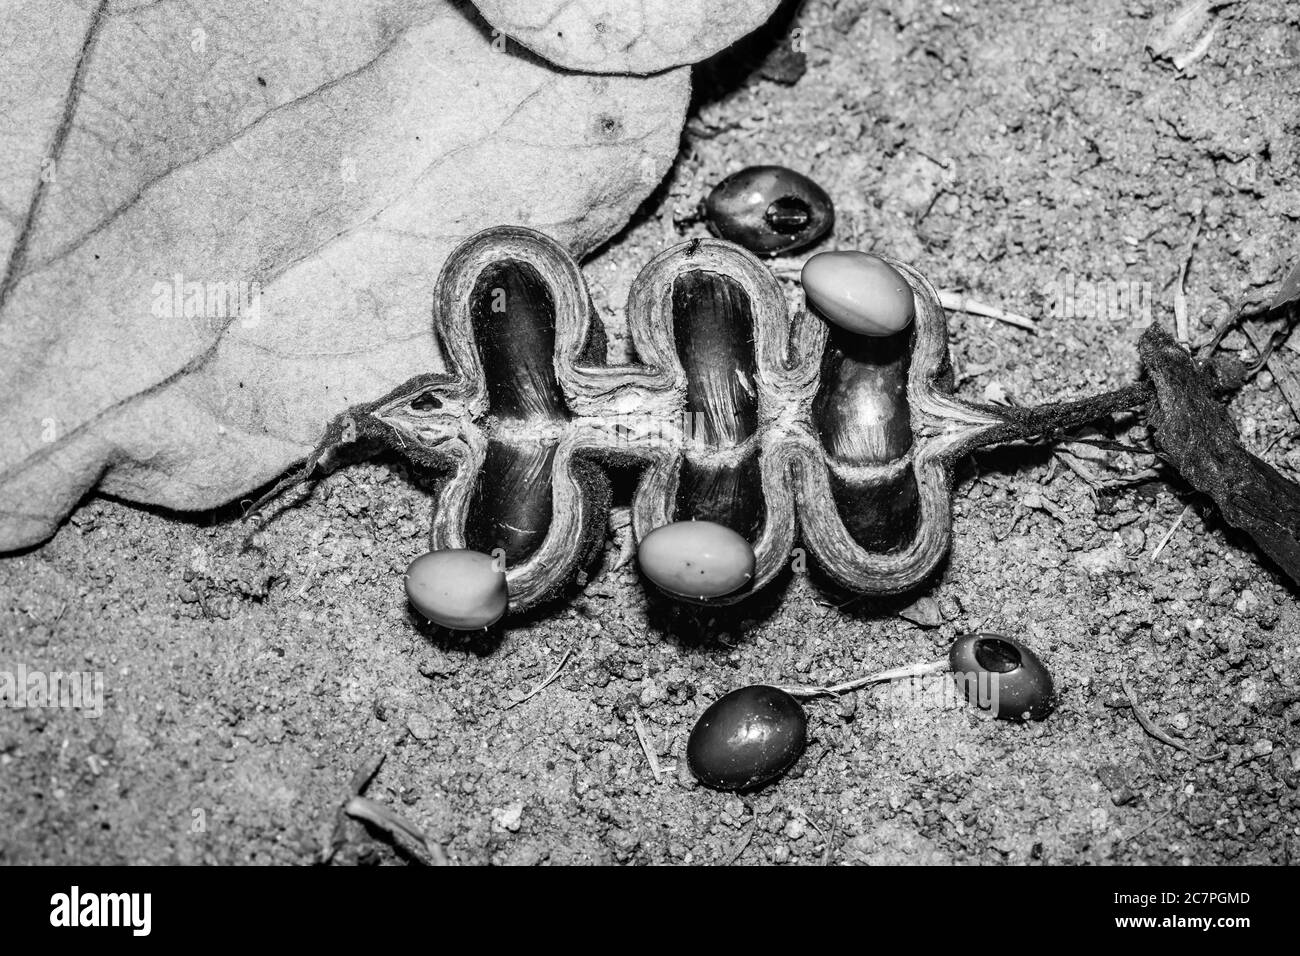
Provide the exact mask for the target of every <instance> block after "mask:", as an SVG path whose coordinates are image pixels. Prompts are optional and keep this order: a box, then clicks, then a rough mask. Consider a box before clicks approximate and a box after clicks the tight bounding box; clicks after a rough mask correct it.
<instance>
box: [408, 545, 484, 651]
mask: <svg viewBox="0 0 1300 956" xmlns="http://www.w3.org/2000/svg"><path fill="white" fill-rule="evenodd" d="M406 596H407V597H408V598H409V599H410V601H411V604H412V605H413V606H414V607H415V609H416V610H417V611H419V612H420V613H421V614H423V615H424V616H425V617H427V618H428V619H429V620H430V621H432V622H433V623H434V624H438V625H441V626H442V627H449V628H452V629H453V630H457V631H476V630H478V629H479V628H483V627H489V626H490V625H492V624H495V623H496V622H497V621H498V620H500V619H501V615H503V614H505V612H506V605H507V603H508V601H509V597H508V595H507V594H506V575H505V572H504V571H502V570H499V569H498V568H497V565H496V562H495V560H494V559H493V558H492V557H491V556H489V555H486V554H482V553H481V552H478V551H470V550H468V549H466V548H447V549H445V550H442V551H429V552H428V553H426V554H422V555H420V556H419V557H418V558H416V559H415V560H414V561H412V562H411V566H410V567H408V568H407V569H406Z"/></svg>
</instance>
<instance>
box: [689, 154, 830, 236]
mask: <svg viewBox="0 0 1300 956" xmlns="http://www.w3.org/2000/svg"><path fill="white" fill-rule="evenodd" d="M704 214H705V216H706V217H707V219H708V222H709V228H710V229H712V230H713V232H714V233H715V234H716V235H718V236H721V237H722V238H723V239H729V240H730V241H732V242H735V243H738V244H739V245H742V246H744V247H745V248H746V249H748V250H749V251H750V252H756V253H759V254H760V255H769V256H770V255H776V254H778V253H782V252H790V251H792V250H794V249H799V248H802V247H803V246H807V245H810V244H811V243H814V242H816V241H817V240H818V239H820V238H821V237H822V236H824V235H826V233H827V232H828V231H829V230H830V228H831V224H832V223H833V222H834V221H835V208H834V206H833V205H832V204H831V197H830V196H828V195H826V191H825V190H824V189H822V188H821V187H820V186H818V185H817V184H816V183H815V182H813V181H812V180H811V179H809V178H808V177H807V176H804V175H803V174H801V173H796V172H795V171H794V170H793V169H786V168H785V167H784V166H750V167H748V168H747V169H742V170H741V171H740V172H738V173H733V174H732V175H730V176H728V177H727V178H726V179H724V180H723V181H722V182H720V183H718V185H717V186H715V187H714V188H713V191H712V192H711V193H709V196H708V198H707V199H706V200H705V201H704Z"/></svg>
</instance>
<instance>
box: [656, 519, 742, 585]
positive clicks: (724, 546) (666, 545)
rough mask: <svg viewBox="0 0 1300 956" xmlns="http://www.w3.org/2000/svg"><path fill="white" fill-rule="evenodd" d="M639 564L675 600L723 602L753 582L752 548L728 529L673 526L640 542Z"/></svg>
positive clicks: (704, 525)
mask: <svg viewBox="0 0 1300 956" xmlns="http://www.w3.org/2000/svg"><path fill="white" fill-rule="evenodd" d="M637 561H638V562H639V563H640V565H641V570H642V571H643V572H644V573H645V576H646V577H647V578H649V579H650V580H651V581H652V582H654V583H655V584H656V585H658V586H659V587H660V588H661V589H663V590H664V591H666V592H668V593H669V594H673V595H676V596H677V597H684V598H691V599H694V600H701V601H702V600H707V599H708V598H715V597H722V596H723V595H726V594H731V593H732V592H733V591H737V590H739V589H740V588H742V587H744V586H745V585H746V584H748V583H749V582H750V580H751V579H752V578H753V577H754V549H753V548H751V547H750V545H749V542H748V541H746V540H745V539H744V538H742V537H741V536H740V535H738V534H737V533H736V532H734V531H732V530H731V529H730V528H728V527H726V526H725V525H720V524H716V523H714V522H712V521H675V522H673V523H672V524H666V525H664V526H663V527H661V528H655V529H654V530H653V531H651V532H650V533H649V534H648V535H646V536H645V538H644V539H643V540H642V541H641V546H640V547H639V548H638V549H637Z"/></svg>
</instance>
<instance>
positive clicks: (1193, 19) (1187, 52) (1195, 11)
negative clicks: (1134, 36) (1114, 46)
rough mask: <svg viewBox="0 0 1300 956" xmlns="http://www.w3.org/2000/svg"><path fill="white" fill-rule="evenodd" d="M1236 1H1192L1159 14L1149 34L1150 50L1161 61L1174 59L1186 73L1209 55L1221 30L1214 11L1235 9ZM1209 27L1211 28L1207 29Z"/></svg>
mask: <svg viewBox="0 0 1300 956" xmlns="http://www.w3.org/2000/svg"><path fill="white" fill-rule="evenodd" d="M1235 2H1236V0H1189V2H1187V3H1183V4H1181V5H1179V6H1177V7H1175V8H1174V9H1172V10H1166V11H1165V12H1164V13H1160V14H1157V15H1156V16H1155V17H1154V18H1153V19H1152V21H1151V30H1150V32H1149V33H1148V34H1147V44H1146V45H1147V49H1148V50H1150V51H1151V55H1152V56H1154V57H1155V58H1156V59H1158V60H1170V61H1171V62H1172V63H1173V64H1174V66H1175V68H1177V69H1178V70H1180V71H1181V70H1185V69H1187V67H1189V66H1191V65H1192V64H1193V63H1195V62H1196V61H1197V60H1199V59H1200V58H1201V57H1203V56H1205V54H1206V53H1207V52H1209V49H1210V44H1211V43H1213V42H1214V36H1215V33H1216V32H1217V31H1218V29H1219V24H1218V22H1217V21H1216V22H1213V23H1212V22H1211V21H1212V19H1213V16H1214V12H1215V11H1216V10H1219V9H1221V8H1223V7H1228V6H1232V4H1233V3H1235ZM1207 28H1208V29H1207Z"/></svg>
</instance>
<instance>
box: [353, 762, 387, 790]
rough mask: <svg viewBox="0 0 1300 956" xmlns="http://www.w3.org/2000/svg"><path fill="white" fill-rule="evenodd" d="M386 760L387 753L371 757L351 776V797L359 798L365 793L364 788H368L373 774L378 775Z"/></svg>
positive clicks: (373, 776)
mask: <svg viewBox="0 0 1300 956" xmlns="http://www.w3.org/2000/svg"><path fill="white" fill-rule="evenodd" d="M387 759H388V751H384V752H383V753H380V754H378V755H377V756H374V757H371V758H370V759H369V760H367V761H366V762H365V763H363V764H362V765H361V766H360V768H359V769H358V770H357V772H356V773H354V774H353V775H352V795H353V796H354V797H359V796H361V795H362V794H364V793H365V792H366V787H368V786H370V781H371V780H374V779H375V774H377V773H379V768H380V767H382V766H383V765H384V761H385V760H387Z"/></svg>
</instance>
